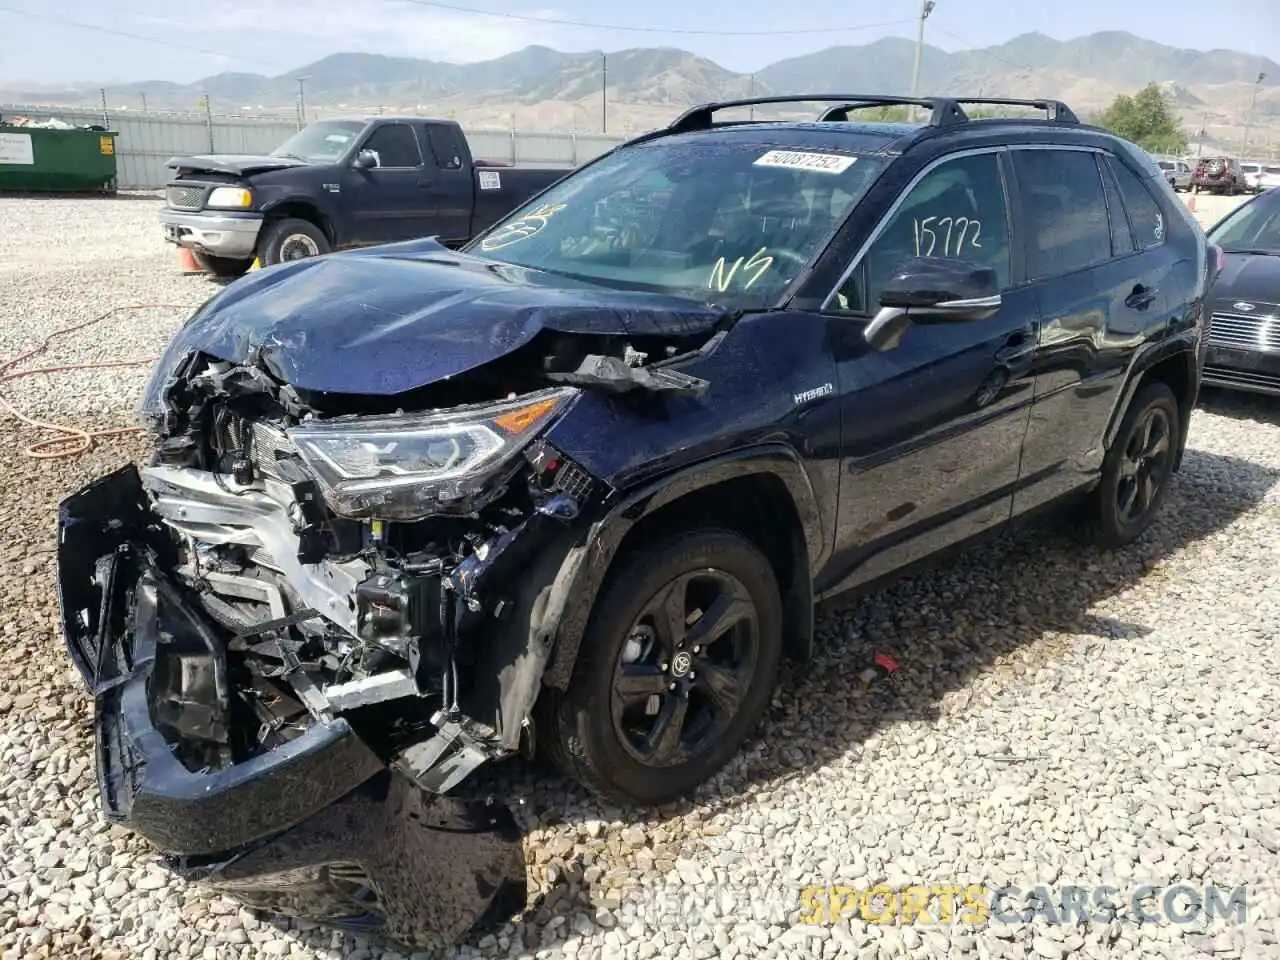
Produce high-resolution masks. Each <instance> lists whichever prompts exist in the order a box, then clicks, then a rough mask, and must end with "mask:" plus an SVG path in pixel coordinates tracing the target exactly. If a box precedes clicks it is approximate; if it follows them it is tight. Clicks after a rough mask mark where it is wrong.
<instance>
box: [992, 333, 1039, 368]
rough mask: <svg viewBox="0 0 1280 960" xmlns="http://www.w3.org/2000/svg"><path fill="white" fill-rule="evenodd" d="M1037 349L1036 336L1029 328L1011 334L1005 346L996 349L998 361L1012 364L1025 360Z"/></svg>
mask: <svg viewBox="0 0 1280 960" xmlns="http://www.w3.org/2000/svg"><path fill="white" fill-rule="evenodd" d="M1035 350H1036V338H1035V336H1034V334H1033V332H1032V331H1031V330H1030V329H1029V328H1028V329H1025V330H1018V331H1016V332H1015V333H1011V334H1009V338H1008V339H1007V340H1005V342H1004V346H1003V347H1001V348H1000V349H999V350H997V351H996V363H1000V364H1012V363H1016V362H1017V361H1019V360H1023V359H1025V358H1027V357H1029V356H1031V354H1033V353H1035Z"/></svg>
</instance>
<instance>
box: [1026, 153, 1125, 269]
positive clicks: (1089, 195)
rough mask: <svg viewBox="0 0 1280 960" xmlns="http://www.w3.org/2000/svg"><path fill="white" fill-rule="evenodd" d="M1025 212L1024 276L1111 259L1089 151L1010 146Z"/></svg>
mask: <svg viewBox="0 0 1280 960" xmlns="http://www.w3.org/2000/svg"><path fill="white" fill-rule="evenodd" d="M1013 164H1014V169H1015V171H1016V172H1017V177H1018V186H1019V192H1020V194H1021V197H1022V207H1023V210H1024V215H1025V217H1026V240H1027V277H1028V279H1030V280H1043V279H1045V278H1047V277H1058V276H1062V275H1064V274H1068V273H1074V272H1075V271H1077V270H1084V269H1086V268H1088V267H1093V266H1097V265H1098V264H1101V263H1105V262H1106V261H1107V260H1110V259H1111V223H1110V220H1109V219H1108V217H1107V202H1106V197H1105V194H1104V193H1103V187H1102V176H1101V174H1100V172H1099V170H1098V160H1097V157H1096V155H1095V154H1093V153H1091V152H1087V151H1083V150H1065V149H1064V150H1056V149H1048V150H1026V149H1023V150H1014V151H1013Z"/></svg>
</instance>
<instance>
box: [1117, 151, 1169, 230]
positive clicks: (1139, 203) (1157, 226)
mask: <svg viewBox="0 0 1280 960" xmlns="http://www.w3.org/2000/svg"><path fill="white" fill-rule="evenodd" d="M1107 164H1108V165H1109V166H1110V168H1111V172H1112V173H1114V174H1115V177H1116V182H1117V183H1118V184H1119V186H1120V200H1121V202H1122V203H1123V204H1124V209H1125V212H1126V213H1127V214H1128V215H1129V223H1130V224H1131V226H1132V227H1133V241H1134V244H1135V245H1136V246H1137V248H1138V249H1139V250H1149V249H1151V248H1152V247H1158V246H1160V244H1162V243H1164V233H1165V222H1164V213H1163V212H1162V211H1161V209H1160V204H1159V202H1158V201H1157V200H1156V198H1155V197H1154V196H1153V195H1152V193H1151V191H1150V190H1149V189H1148V188H1147V185H1146V184H1145V183H1143V182H1142V180H1141V179H1139V177H1138V175H1137V174H1135V173H1134V172H1133V171H1132V170H1130V169H1129V168H1128V167H1127V166H1125V164H1124V163H1122V162H1120V161H1119V160H1117V159H1116V158H1115V157H1108V158H1107Z"/></svg>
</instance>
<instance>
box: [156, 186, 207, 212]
mask: <svg viewBox="0 0 1280 960" xmlns="http://www.w3.org/2000/svg"><path fill="white" fill-rule="evenodd" d="M204 191H205V188H204V187H167V188H166V189H165V202H166V203H168V205H169V206H170V207H172V208H173V209H174V210H199V209H200V208H202V207H203V206H204Z"/></svg>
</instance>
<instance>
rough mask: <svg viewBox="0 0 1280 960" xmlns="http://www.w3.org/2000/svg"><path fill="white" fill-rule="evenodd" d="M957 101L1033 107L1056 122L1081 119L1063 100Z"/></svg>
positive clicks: (1002, 98) (973, 98)
mask: <svg viewBox="0 0 1280 960" xmlns="http://www.w3.org/2000/svg"><path fill="white" fill-rule="evenodd" d="M952 99H953V100H955V102H956V103H968V104H975V103H977V104H982V103H991V104H997V105H1002V106H1009V107H1033V108H1034V109H1036V110H1043V111H1044V112H1045V119H1046V120H1050V121H1052V122H1054V123H1079V122H1080V119H1079V118H1078V117H1077V116H1076V115H1075V112H1074V111H1072V109H1071V108H1070V107H1068V106H1067V105H1066V104H1065V103H1063V102H1062V101H1061V100H1045V99H1036V100H1021V99H1018V98H1016V97H953V98H952Z"/></svg>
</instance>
